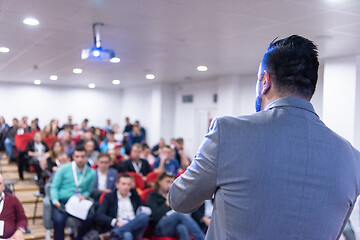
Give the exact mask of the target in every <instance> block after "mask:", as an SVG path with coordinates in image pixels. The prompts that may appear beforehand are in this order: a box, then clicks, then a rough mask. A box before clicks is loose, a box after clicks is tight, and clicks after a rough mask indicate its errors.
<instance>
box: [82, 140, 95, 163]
mask: <svg viewBox="0 0 360 240" xmlns="http://www.w3.org/2000/svg"><path fill="white" fill-rule="evenodd" d="M78 146H79V145H78ZM94 147H95V146H94V142H93V140H91V139H90V140H86V141H85V142H84V148H85V155H86V159H87V164H88V165H89V166H92V165H94V163H96V161H97V160H98V156H99V152H98V151H96V150H95V149H94Z"/></svg>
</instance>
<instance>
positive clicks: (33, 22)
mask: <svg viewBox="0 0 360 240" xmlns="http://www.w3.org/2000/svg"><path fill="white" fill-rule="evenodd" d="M23 23H24V24H26V25H30V26H36V25H39V21H38V20H37V19H35V18H25V19H24V20H23Z"/></svg>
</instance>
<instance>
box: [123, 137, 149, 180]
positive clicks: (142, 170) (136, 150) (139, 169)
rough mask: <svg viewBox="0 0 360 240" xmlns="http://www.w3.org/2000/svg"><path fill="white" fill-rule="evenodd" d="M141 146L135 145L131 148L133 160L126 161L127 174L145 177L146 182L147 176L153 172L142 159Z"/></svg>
mask: <svg viewBox="0 0 360 240" xmlns="http://www.w3.org/2000/svg"><path fill="white" fill-rule="evenodd" d="M140 154H141V145H140V143H135V144H134V145H133V146H132V148H131V158H130V159H128V160H126V161H125V166H124V170H125V172H136V173H138V174H140V175H142V176H143V178H144V180H146V175H147V174H148V173H149V172H151V171H152V169H151V167H150V164H149V163H148V161H147V160H145V159H141V158H140Z"/></svg>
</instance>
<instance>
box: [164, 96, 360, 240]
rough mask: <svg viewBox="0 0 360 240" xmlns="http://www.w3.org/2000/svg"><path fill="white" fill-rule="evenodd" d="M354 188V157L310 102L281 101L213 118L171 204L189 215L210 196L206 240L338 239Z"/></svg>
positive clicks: (357, 174)
mask: <svg viewBox="0 0 360 240" xmlns="http://www.w3.org/2000/svg"><path fill="white" fill-rule="evenodd" d="M359 187H360V153H359V152H358V151H357V150H356V149H354V148H353V147H352V146H351V145H350V144H349V143H348V142H347V141H346V140H345V139H343V138H342V137H340V136H338V135H337V134H335V133H334V132H333V131H331V130H330V129H329V128H327V127H326V126H325V125H324V124H323V123H322V122H321V121H320V119H319V117H318V116H317V115H316V113H315V111H314V109H313V107H312V105H311V103H310V102H308V101H306V100H303V99H300V98H294V97H289V98H282V99H278V100H277V101H275V102H273V103H271V104H270V105H269V106H268V107H267V108H266V109H265V110H264V111H261V112H259V113H255V114H252V115H248V116H241V117H220V118H217V119H214V120H213V122H212V125H211V127H210V131H209V133H208V134H207V135H206V137H205V139H204V141H203V143H202V145H201V146H200V148H199V151H198V153H197V155H196V156H195V158H194V161H193V162H192V163H191V165H190V166H189V168H188V169H187V171H186V172H185V173H184V174H183V175H181V176H180V177H179V178H178V179H176V180H175V182H174V183H173V185H172V187H171V189H170V192H169V202H170V206H171V207H172V208H173V209H175V210H176V211H180V212H185V213H188V212H192V211H194V210H196V209H197V208H198V207H200V205H201V204H202V203H203V202H204V200H206V199H210V198H211V197H212V195H213V194H214V193H215V202H214V211H213V216H212V220H211V223H210V228H209V230H208V232H207V237H206V239H214V240H232V239H244V240H267V239H274V240H284V239H286V240H288V239H299V240H312V239H313V240H322V239H323V240H333V239H337V238H339V236H340V234H341V231H342V228H343V226H344V224H345V223H346V220H347V219H348V217H349V214H350V213H351V211H352V207H353V205H354V203H355V200H356V197H357V196H358V195H359V190H360V189H359Z"/></svg>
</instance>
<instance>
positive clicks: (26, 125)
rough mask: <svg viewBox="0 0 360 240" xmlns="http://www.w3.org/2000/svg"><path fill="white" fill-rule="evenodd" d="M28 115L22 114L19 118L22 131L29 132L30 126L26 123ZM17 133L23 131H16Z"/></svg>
mask: <svg viewBox="0 0 360 240" xmlns="http://www.w3.org/2000/svg"><path fill="white" fill-rule="evenodd" d="M28 120H29V118H28V116H24V117H22V118H21V121H22V122H21V124H20V127H22V128H23V129H24V132H31V128H30V126H29V124H28ZM18 134H23V133H18Z"/></svg>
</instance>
